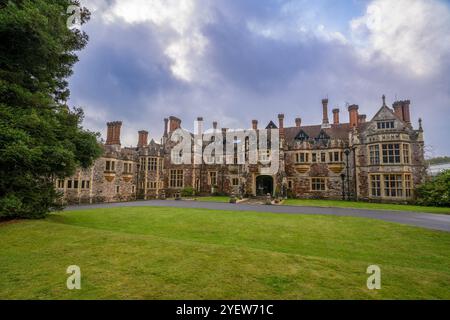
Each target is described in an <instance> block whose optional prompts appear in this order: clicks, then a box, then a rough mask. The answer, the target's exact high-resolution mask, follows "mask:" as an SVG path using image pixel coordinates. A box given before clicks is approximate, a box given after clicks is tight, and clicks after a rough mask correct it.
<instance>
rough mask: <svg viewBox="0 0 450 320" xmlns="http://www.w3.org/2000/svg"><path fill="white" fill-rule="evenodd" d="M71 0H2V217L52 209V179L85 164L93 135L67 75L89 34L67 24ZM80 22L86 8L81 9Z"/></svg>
mask: <svg viewBox="0 0 450 320" xmlns="http://www.w3.org/2000/svg"><path fill="white" fill-rule="evenodd" d="M72 5H76V6H79V3H78V1H73V0H72V1H71V0H15V1H13V0H0V218H40V217H44V216H45V215H46V214H47V213H48V212H49V211H50V210H52V209H55V208H58V205H57V203H59V201H58V198H59V196H60V195H59V194H58V193H57V191H56V190H55V186H54V181H55V179H56V178H63V177H67V176H70V175H72V174H73V173H74V172H75V170H76V168H77V167H79V166H81V167H89V166H90V165H91V164H92V163H93V161H94V160H95V158H96V157H98V156H99V155H100V153H101V148H100V145H99V143H98V134H96V133H93V132H90V131H87V130H84V129H83V127H82V125H81V123H82V121H83V112H82V110H81V109H79V108H73V109H70V108H69V106H68V105H67V100H68V97H69V90H68V82H67V79H68V77H69V76H70V75H71V74H72V69H73V66H74V64H75V63H76V62H77V61H78V58H77V55H76V52H77V51H79V50H81V49H83V48H84V47H85V46H86V44H87V41H88V37H87V35H86V34H85V33H84V32H82V31H80V30H78V29H73V28H72V29H69V28H68V25H67V21H68V19H69V18H70V17H71V16H72V14H71V13H70V12H69V13H67V12H68V8H70V6H72ZM80 13H81V15H80V22H81V23H85V22H87V21H88V20H89V17H90V15H89V11H88V10H87V9H85V8H83V9H82V10H81V11H80Z"/></svg>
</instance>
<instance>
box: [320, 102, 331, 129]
mask: <svg viewBox="0 0 450 320" xmlns="http://www.w3.org/2000/svg"><path fill="white" fill-rule="evenodd" d="M322 108H323V120H322V124H323V125H328V124H329V123H330V122H329V120H328V99H322Z"/></svg>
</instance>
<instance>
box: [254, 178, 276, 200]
mask: <svg viewBox="0 0 450 320" xmlns="http://www.w3.org/2000/svg"><path fill="white" fill-rule="evenodd" d="M268 193H270V194H271V195H273V178H272V177H271V176H259V177H257V178H256V195H257V196H265V195H267V194H268Z"/></svg>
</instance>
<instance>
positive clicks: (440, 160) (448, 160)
mask: <svg viewBox="0 0 450 320" xmlns="http://www.w3.org/2000/svg"><path fill="white" fill-rule="evenodd" d="M426 162H427V163H428V164H429V165H430V166H433V165H438V164H446V163H450V157H436V158H431V159H427V160H426Z"/></svg>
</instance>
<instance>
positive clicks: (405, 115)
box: [392, 100, 411, 124]
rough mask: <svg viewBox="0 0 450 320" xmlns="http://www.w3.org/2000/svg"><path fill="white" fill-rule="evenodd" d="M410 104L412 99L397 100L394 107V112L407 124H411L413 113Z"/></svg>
mask: <svg viewBox="0 0 450 320" xmlns="http://www.w3.org/2000/svg"><path fill="white" fill-rule="evenodd" d="M410 104H411V101H409V100H405V101H395V102H394V104H393V105H392V107H393V108H394V113H395V114H396V115H397V117H399V118H400V119H401V120H402V121H404V122H406V123H407V124H411V114H410Z"/></svg>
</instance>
